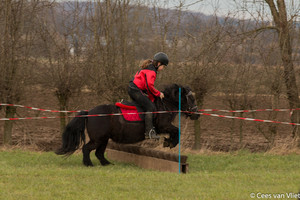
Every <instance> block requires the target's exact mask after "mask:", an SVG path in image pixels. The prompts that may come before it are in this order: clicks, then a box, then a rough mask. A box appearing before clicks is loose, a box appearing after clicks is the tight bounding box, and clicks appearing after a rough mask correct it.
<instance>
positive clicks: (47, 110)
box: [0, 103, 300, 126]
mask: <svg viewBox="0 0 300 200" xmlns="http://www.w3.org/2000/svg"><path fill="white" fill-rule="evenodd" d="M0 106H14V107H21V108H28V109H31V110H38V111H44V112H53V113H75V112H79V111H65V110H64V111H60V110H49V109H41V108H35V107H29V106H23V105H16V104H3V103H1V104H0ZM294 110H300V108H296V109H257V110H218V109H200V110H198V112H187V111H181V112H182V113H184V112H185V113H191V114H199V115H204V116H212V117H221V118H228V119H240V120H246V121H256V122H265V123H276V124H285V125H294V126H299V125H300V124H298V123H291V122H280V121H273V120H263V119H253V118H247V117H235V116H226V115H218V114H209V113H202V112H227V113H242V112H244V113H246V112H262V111H289V112H292V111H294ZM170 112H179V111H157V112H152V113H170ZM147 113H150V112H142V113H139V114H147ZM133 114H136V113H113V114H95V115H77V116H75V117H105V116H121V115H133ZM70 117H73V116H66V117H61V116H53V117H19V118H0V121H8V120H25V119H57V118H70Z"/></svg>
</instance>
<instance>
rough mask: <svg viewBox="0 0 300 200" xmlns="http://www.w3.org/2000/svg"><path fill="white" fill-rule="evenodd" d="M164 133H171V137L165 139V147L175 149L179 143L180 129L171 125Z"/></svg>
mask: <svg viewBox="0 0 300 200" xmlns="http://www.w3.org/2000/svg"><path fill="white" fill-rule="evenodd" d="M162 132H164V133H169V135H170V137H169V138H165V139H164V143H163V147H170V148H174V147H176V145H177V144H178V142H179V139H178V128H177V127H176V126H173V125H170V126H168V127H165V128H164V129H163V131H162Z"/></svg>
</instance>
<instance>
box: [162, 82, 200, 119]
mask: <svg viewBox="0 0 300 200" xmlns="http://www.w3.org/2000/svg"><path fill="white" fill-rule="evenodd" d="M179 88H181V111H184V112H183V113H184V114H185V115H186V116H187V117H190V119H191V120H197V119H198V118H199V116H200V115H198V114H195V112H197V111H198V107H197V105H196V101H195V97H194V95H193V92H192V90H191V89H190V88H189V87H183V86H179V85H177V84H173V85H171V86H169V87H167V88H166V89H165V91H164V94H165V96H166V98H168V99H169V100H172V102H173V103H174V104H176V106H177V105H178V104H179Z"/></svg>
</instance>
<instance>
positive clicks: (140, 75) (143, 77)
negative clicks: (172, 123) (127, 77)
mask: <svg viewBox="0 0 300 200" xmlns="http://www.w3.org/2000/svg"><path fill="white" fill-rule="evenodd" d="M168 63H169V58H168V56H167V54H165V53H163V52H158V53H156V54H155V55H154V58H153V60H150V59H148V60H145V61H144V62H143V63H142V66H141V69H140V70H139V71H138V72H137V73H136V74H135V76H134V78H133V80H132V81H130V83H129V88H128V94H129V96H130V97H131V99H132V100H134V101H135V102H136V103H138V104H139V105H140V106H141V107H142V108H143V110H145V111H146V112H151V113H149V114H148V113H147V114H146V115H145V137H146V138H150V139H158V138H159V136H158V135H157V134H156V131H155V129H154V126H153V114H152V112H154V111H155V105H154V103H153V102H154V100H155V97H160V98H161V99H162V98H164V94H163V93H162V92H160V91H158V90H157V89H155V87H154V82H155V79H156V74H157V72H159V71H162V70H163V69H164V67H165V66H167V65H168Z"/></svg>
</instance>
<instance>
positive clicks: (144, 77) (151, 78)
mask: <svg viewBox="0 0 300 200" xmlns="http://www.w3.org/2000/svg"><path fill="white" fill-rule="evenodd" d="M156 73H157V70H156V68H155V67H154V66H153V65H149V66H148V67H147V68H145V69H141V70H139V71H138V72H137V73H136V74H135V76H134V79H133V83H134V84H135V85H136V86H137V87H138V88H139V89H140V90H143V91H146V92H147V94H148V98H149V99H150V100H151V101H152V102H153V101H154V100H155V96H156V97H159V96H160V91H158V90H157V89H155V87H154V82H155V79H156Z"/></svg>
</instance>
